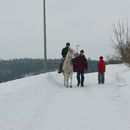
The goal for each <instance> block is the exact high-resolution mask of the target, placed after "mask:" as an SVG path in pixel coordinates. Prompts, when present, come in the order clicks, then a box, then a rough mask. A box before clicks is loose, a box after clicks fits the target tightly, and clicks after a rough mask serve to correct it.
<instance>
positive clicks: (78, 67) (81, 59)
mask: <svg viewBox="0 0 130 130" xmlns="http://www.w3.org/2000/svg"><path fill="white" fill-rule="evenodd" d="M87 69H88V62H87V59H86V57H85V56H84V55H79V56H78V57H76V58H75V65H74V71H84V70H86V71H87Z"/></svg>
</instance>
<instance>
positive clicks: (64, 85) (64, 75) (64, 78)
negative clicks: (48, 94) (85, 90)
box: [63, 73, 66, 86]
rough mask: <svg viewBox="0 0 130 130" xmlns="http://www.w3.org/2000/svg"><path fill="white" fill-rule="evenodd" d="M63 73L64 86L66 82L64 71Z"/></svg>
mask: <svg viewBox="0 0 130 130" xmlns="http://www.w3.org/2000/svg"><path fill="white" fill-rule="evenodd" d="M63 75H64V86H65V84H66V83H65V73H63Z"/></svg>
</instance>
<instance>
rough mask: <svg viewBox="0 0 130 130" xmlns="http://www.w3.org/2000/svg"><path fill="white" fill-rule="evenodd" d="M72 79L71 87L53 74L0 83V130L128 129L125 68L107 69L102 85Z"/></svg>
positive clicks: (90, 77)
mask: <svg viewBox="0 0 130 130" xmlns="http://www.w3.org/2000/svg"><path fill="white" fill-rule="evenodd" d="M75 77H76V75H75V74H74V76H73V88H65V87H64V86H63V76H62V74H57V73H56V72H53V73H47V74H41V75H38V76H32V77H28V78H23V79H20V80H15V81H11V82H7V83H2V84H0V130H130V124H129V122H130V81H129V77H130V70H129V68H127V67H126V66H125V65H109V66H107V72H106V82H105V84H104V85H98V84H97V73H91V74H85V87H77V86H76V78H75Z"/></svg>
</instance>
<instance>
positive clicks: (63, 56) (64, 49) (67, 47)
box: [58, 42, 70, 73]
mask: <svg viewBox="0 0 130 130" xmlns="http://www.w3.org/2000/svg"><path fill="white" fill-rule="evenodd" d="M69 47H70V43H69V42H67V43H66V46H65V47H64V48H63V49H62V51H61V55H62V59H61V63H60V66H59V69H58V73H61V72H62V66H63V62H64V60H65V57H66V55H67V53H68V50H69Z"/></svg>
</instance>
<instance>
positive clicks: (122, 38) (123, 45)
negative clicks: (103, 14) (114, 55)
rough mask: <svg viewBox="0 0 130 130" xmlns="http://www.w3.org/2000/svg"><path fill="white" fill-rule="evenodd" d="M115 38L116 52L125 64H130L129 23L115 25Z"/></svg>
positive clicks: (113, 39)
mask: <svg viewBox="0 0 130 130" xmlns="http://www.w3.org/2000/svg"><path fill="white" fill-rule="evenodd" d="M112 27H113V35H112V36H113V38H112V41H113V43H114V47H115V50H116V51H117V52H118V54H119V57H120V59H121V60H122V61H123V62H126V63H130V35H129V26H128V22H127V23H126V24H124V23H121V22H120V21H119V22H118V24H117V25H116V24H113V25H112Z"/></svg>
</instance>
